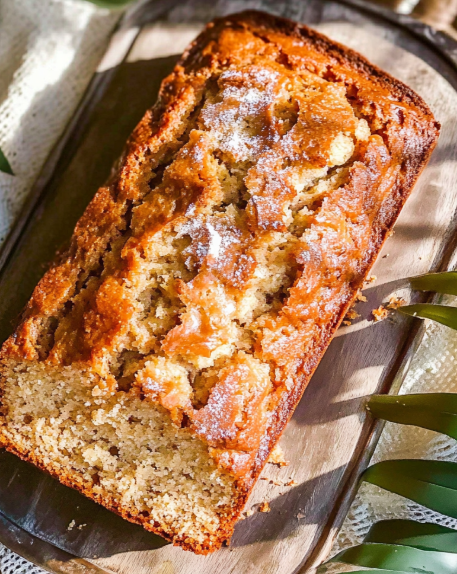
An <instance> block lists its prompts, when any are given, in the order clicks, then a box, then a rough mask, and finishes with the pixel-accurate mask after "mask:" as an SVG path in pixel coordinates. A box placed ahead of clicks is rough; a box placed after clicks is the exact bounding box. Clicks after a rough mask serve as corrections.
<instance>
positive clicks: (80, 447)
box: [0, 362, 241, 553]
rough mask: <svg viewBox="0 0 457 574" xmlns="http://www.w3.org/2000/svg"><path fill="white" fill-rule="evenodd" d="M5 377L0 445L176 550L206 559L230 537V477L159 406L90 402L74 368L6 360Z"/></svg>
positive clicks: (89, 383) (85, 379) (86, 383)
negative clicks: (191, 551)
mask: <svg viewBox="0 0 457 574" xmlns="http://www.w3.org/2000/svg"><path fill="white" fill-rule="evenodd" d="M6 377H7V379H6V385H5V388H4V391H3V397H2V402H3V411H4V413H5V420H4V426H3V427H2V428H1V431H0V443H2V442H7V443H8V444H14V445H15V450H16V453H17V454H19V455H20V456H22V457H23V458H25V459H28V460H30V461H31V462H33V463H35V464H37V465H38V466H40V467H42V468H45V469H46V470H47V471H49V472H51V473H52V474H54V475H55V476H57V477H58V478H59V479H60V480H61V481H62V482H64V483H65V484H67V485H68V486H72V487H75V488H77V489H78V490H80V491H82V492H83V493H85V494H90V496H91V497H92V498H95V500H97V502H100V503H102V504H104V505H105V506H107V507H108V508H110V509H111V510H114V511H116V512H118V513H120V514H121V515H123V516H124V518H127V519H129V520H131V521H133V522H138V523H140V524H142V525H143V526H144V527H145V528H146V529H147V530H151V531H154V532H157V533H158V534H161V535H162V536H165V537H166V538H168V539H169V540H171V541H173V542H175V543H179V544H180V545H182V546H184V547H192V549H194V551H197V552H199V553H206V552H208V551H212V550H213V549H215V548H217V547H219V546H220V544H221V542H222V540H223V539H224V537H221V532H225V535H226V536H227V535H229V533H230V532H228V531H227V521H228V519H229V518H230V517H231V516H232V515H233V513H234V512H236V511H237V509H236V508H234V500H236V498H235V497H234V479H233V477H231V476H230V475H229V474H227V473H224V472H221V471H220V470H219V469H218V468H217V466H216V464H215V462H214V460H213V458H212V457H211V456H210V455H209V453H208V447H207V445H206V444H204V443H203V442H202V441H201V440H199V439H198V438H196V437H195V436H192V435H191V434H190V433H189V432H188V431H187V430H186V429H182V428H178V427H177V426H176V425H174V424H173V423H172V422H171V421H170V418H169V416H168V415H167V413H166V411H165V410H164V409H163V408H161V407H159V406H157V407H151V405H150V404H147V403H145V402H144V401H141V400H140V398H138V397H137V396H132V395H128V394H126V393H117V394H114V395H113V396H111V397H110V399H108V400H107V399H106V398H105V397H104V398H103V399H101V398H100V397H97V396H94V394H93V389H94V380H93V376H91V375H87V373H83V372H80V371H78V370H77V369H74V368H72V367H65V368H64V369H59V370H56V369H52V368H49V367H46V366H44V365H42V364H36V363H31V364H26V363H23V364H21V365H17V364H15V363H14V362H11V363H9V364H8V365H7V372H6ZM240 510H241V509H240Z"/></svg>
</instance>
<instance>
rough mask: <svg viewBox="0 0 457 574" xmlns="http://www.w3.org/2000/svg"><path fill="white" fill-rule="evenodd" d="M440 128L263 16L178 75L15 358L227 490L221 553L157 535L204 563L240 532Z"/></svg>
mask: <svg viewBox="0 0 457 574" xmlns="http://www.w3.org/2000/svg"><path fill="white" fill-rule="evenodd" d="M438 129H439V126H438V124H437V122H436V121H435V120H434V118H433V116H432V114H431V112H430V110H429V109H428V108H427V106H426V105H425V104H424V102H423V101H422V100H421V99H420V98H419V97H418V96H417V95H416V94H415V93H414V92H412V91H411V90H410V89H409V88H407V87H406V86H404V85H403V84H401V83H400V82H398V81H397V80H394V79H393V78H391V77H389V76H388V75H387V74H385V73H384V72H382V71H380V70H379V69H377V68H375V67H374V66H372V65H370V64H369V63H368V62H367V61H366V60H365V59H363V58H362V57H361V56H359V55H358V54H356V53H354V52H352V51H350V50H347V49H346V48H343V47H342V46H339V45H337V44H335V43H333V42H331V41H329V40H328V39H326V38H325V37H324V36H321V35H320V34H317V33H316V32H314V31H312V30H310V29H308V28H306V27H304V26H299V25H296V24H294V23H291V22H288V21H285V20H281V19H276V18H273V17H271V16H268V15H265V14H260V13H255V12H246V13H243V14H239V15H234V16H230V17H227V18H225V19H222V20H218V21H216V22H214V23H212V24H210V25H209V26H208V27H207V29H206V30H205V31H204V32H203V33H202V34H201V35H200V36H199V38H198V39H197V40H196V41H195V42H194V43H193V44H192V45H191V47H190V49H189V50H188V51H187V52H186V53H185V54H184V56H183V58H182V60H181V61H180V63H179V64H178V65H177V66H176V68H175V70H174V71H173V73H172V74H171V75H170V76H169V77H168V78H166V79H165V80H164V82H163V84H162V88H161V92H160V96H159V101H158V103H157V104H156V106H155V107H154V108H153V109H152V110H150V111H148V112H147V113H146V115H145V117H144V118H143V120H142V121H141V122H140V124H139V125H138V127H137V128H136V129H135V131H134V133H133V134H132V136H131V138H130V140H129V142H128V144H127V148H126V151H125V153H124V155H123V157H122V158H121V160H120V161H119V163H118V165H117V167H116V168H115V170H114V172H113V174H112V176H111V178H110V180H109V182H108V183H107V184H106V186H104V187H102V188H101V189H100V190H99V191H98V192H97V194H96V196H95V197H94V199H93V200H92V202H91V203H90V205H89V206H88V208H87V210H86V212H85V213H84V215H83V216H82V218H81V219H80V221H79V222H78V224H77V226H76V229H75V232H74V235H73V238H72V242H71V247H70V249H69V251H68V253H67V254H66V255H65V256H64V257H63V259H61V261H60V262H59V264H57V265H55V266H54V267H53V268H52V269H51V270H50V271H48V272H47V273H46V275H45V276H44V278H43V279H42V280H41V282H40V283H39V284H38V286H37V287H36V289H35V291H34V293H33V297H32V299H31V300H30V302H29V304H28V306H27V309H26V311H25V313H24V316H23V320H22V323H21V325H20V326H19V327H18V329H17V331H16V333H15V334H14V335H13V336H12V337H11V338H10V339H9V340H8V341H7V342H6V343H5V345H4V347H3V350H2V360H3V362H4V364H8V365H11V364H22V363H23V364H36V363H39V364H40V365H43V366H44V367H46V366H48V367H49V369H53V370H56V369H57V370H59V369H65V368H73V369H74V368H76V369H77V370H78V371H79V372H81V373H86V376H87V377H89V378H90V380H91V388H92V395H93V396H95V397H99V398H98V399H97V400H102V401H103V400H106V401H111V400H112V397H115V396H120V394H122V393H123V394H125V395H126V396H128V397H131V398H132V399H135V400H139V401H141V403H142V404H143V405H150V408H151V409H159V411H160V412H161V413H164V414H165V416H166V417H168V418H169V419H170V420H171V421H172V423H173V424H174V425H175V426H176V427H177V428H179V429H181V430H182V431H184V432H187V433H190V435H192V436H193V437H196V438H198V439H199V440H200V441H201V442H202V443H203V444H204V445H206V448H207V451H208V453H209V456H210V457H211V459H212V460H213V461H214V462H215V464H216V466H217V468H218V469H219V472H221V473H222V475H223V476H225V477H231V478H230V480H232V482H231V483H230V484H232V486H230V488H233V495H232V496H233V501H234V502H233V501H232V506H230V505H229V506H228V507H227V505H225V506H224V508H225V509H226V514H227V517H228V518H227V517H226V518H224V520H223V521H222V522H221V525H220V526H219V527H218V528H219V530H217V531H216V532H215V533H213V534H211V536H210V537H209V538H210V539H211V541H210V542H208V541H206V542H205V541H204V542H201V541H199V542H196V541H195V536H194V535H192V536H194V538H192V536H191V537H190V538H189V537H187V539H185V537H184V538H183V537H182V536H181V537H180V536H178V535H176V534H174V533H173V531H172V529H171V530H170V529H168V530H166V531H165V530H164V528H163V527H161V525H160V524H153V525H152V526H151V525H150V524H149V526H148V525H147V524H146V527H149V528H151V529H153V530H155V531H158V532H159V533H161V534H163V535H166V536H167V537H169V538H171V539H173V540H174V541H175V542H177V543H179V544H181V545H183V546H184V547H187V548H191V549H193V550H195V551H198V552H206V551H208V550H213V549H215V548H216V547H217V546H218V545H220V543H221V542H222V540H223V539H224V538H225V537H226V536H228V535H229V534H230V532H231V530H232V529H233V524H234V520H235V518H236V516H237V515H238V514H239V512H240V511H241V508H242V506H243V504H244V501H245V499H246V496H247V493H248V492H249V490H250V488H251V487H252V484H253V482H254V480H255V478H256V477H257V475H258V473H259V472H260V470H261V468H262V466H263V464H264V463H265V460H266V458H267V456H268V453H269V452H270V450H271V449H272V448H273V446H274V444H275V442H276V440H277V438H278V437H279V435H280V433H281V432H282V430H283V428H284V426H285V424H286V422H287V420H288V418H289V417H290V416H291V414H292V412H293V409H294V407H295V405H296V403H297V401H298V400H299V398H300V396H301V394H302V393H303V391H304V388H305V386H306V384H307V382H308V380H309V378H310V376H311V374H312V372H313V370H314V369H315V367H316V366H317V364H318V362H319V360H320V358H321V356H322V354H323V352H324V350H325V348H326V347H327V345H328V343H329V341H330V338H331V335H332V333H333V332H334V330H335V329H336V328H337V326H338V325H339V323H340V321H341V319H342V317H343V316H344V314H345V311H346V309H347V308H348V306H349V305H350V304H351V303H352V301H353V299H354V297H355V295H356V293H357V290H358V289H359V288H360V286H361V284H362V282H363V280H364V277H365V276H366V274H367V272H368V271H369V269H370V267H371V265H372V263H373V261H374V258H375V256H376V254H377V252H378V251H379V249H380V247H381V245H382V243H383V241H384V238H385V236H386V233H387V231H388V230H389V229H390V228H391V227H392V225H393V224H394V222H395V220H396V218H397V216H398V213H399V211H400V209H401V207H402V205H403V203H404V201H405V199H406V197H407V196H408V194H409V192H410V191H411V188H412V186H413V184H414V182H415V180H416V178H417V177H418V175H419V173H420V171H421V170H422V168H423V166H424V165H425V163H426V161H427V158H428V157H429V155H430V153H431V150H432V148H433V146H434V144H435V141H436V139H437V137H438ZM13 378H14V377H13ZM8 384H10V383H8ZM6 394H7V393H5V392H4V395H5V396H6ZM122 400H124V399H122ZM142 408H143V407H142ZM5 412H6V413H7V412H8V405H6V411H5ZM151 412H152V411H151ZM5 416H6V417H7V416H8V415H7V414H6V415H5ZM8 424H10V426H11V424H12V423H7V425H6V426H8ZM4 436H6V437H7V439H5V438H4V442H5V443H6V446H7V448H11V449H13V450H16V452H19V454H21V456H24V457H29V458H30V456H29V454H28V453H27V452H25V451H24V449H22V450H21V449H20V448H16V449H14V446H11V444H10V443H11V440H12V439H11V436H9V435H8V433H7V432H6V433H4ZM35 462H37V463H39V464H41V465H42V466H44V467H46V464H45V463H43V462H40V461H35ZM70 482H71V480H70ZM229 482H230V481H229ZM72 485H73V486H75V484H72ZM76 487H78V485H76ZM87 488H89V489H90V485H89V486H88V487H86V490H87ZM89 495H90V492H89ZM102 502H103V500H102ZM224 504H225V503H224ZM111 507H113V508H115V509H116V504H115V503H113V504H111ZM227 508H229V511H227ZM117 511H121V512H122V509H119V508H117ZM128 518H129V519H131V520H137V521H138V519H137V518H135V517H134V516H133V517H132V516H128ZM143 522H144V521H143Z"/></svg>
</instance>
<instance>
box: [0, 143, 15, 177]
mask: <svg viewBox="0 0 457 574" xmlns="http://www.w3.org/2000/svg"><path fill="white" fill-rule="evenodd" d="M0 171H2V172H3V173H7V174H9V175H14V173H13V170H12V169H11V166H10V163H9V161H8V160H7V159H6V156H5V154H4V153H3V152H2V150H1V149H0Z"/></svg>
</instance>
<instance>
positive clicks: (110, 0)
mask: <svg viewBox="0 0 457 574" xmlns="http://www.w3.org/2000/svg"><path fill="white" fill-rule="evenodd" d="M132 1H133V0H87V2H92V4H96V5H97V6H100V8H123V7H124V6H126V5H127V4H130V3H131V2H132Z"/></svg>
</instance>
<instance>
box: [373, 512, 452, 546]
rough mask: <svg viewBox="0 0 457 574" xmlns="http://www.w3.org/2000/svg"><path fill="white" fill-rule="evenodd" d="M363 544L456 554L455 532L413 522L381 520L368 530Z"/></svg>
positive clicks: (429, 524)
mask: <svg viewBox="0 0 457 574" xmlns="http://www.w3.org/2000/svg"><path fill="white" fill-rule="evenodd" d="M364 542H375V543H382V544H398V545H400V546H411V547H413V548H418V549H419V550H433V551H436V552H451V553H452V554H455V553H457V531H456V530H452V529H451V528H446V527H445V526H440V525H439V524H431V523H429V522H425V523H421V522H414V521H413V520H381V521H380V522H377V523H376V524H373V526H372V527H371V528H370V531H369V532H368V534H367V535H366V536H365V540H364Z"/></svg>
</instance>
